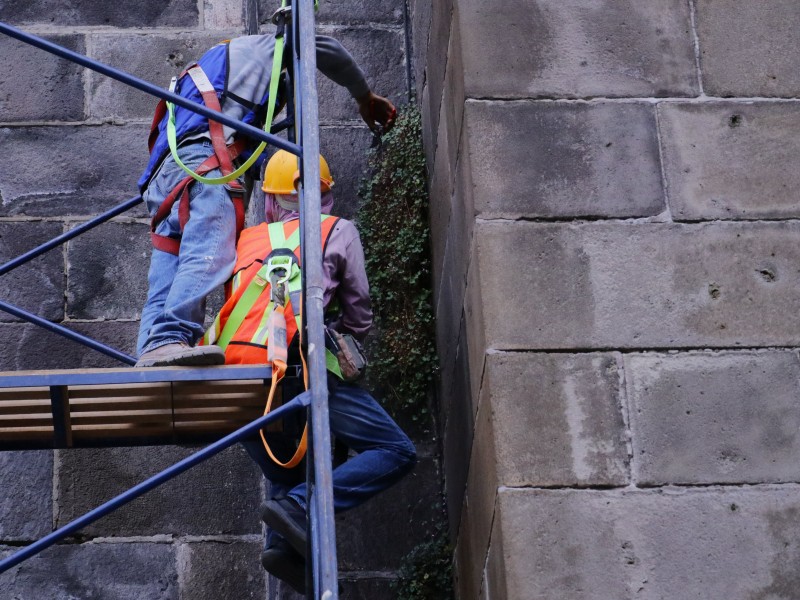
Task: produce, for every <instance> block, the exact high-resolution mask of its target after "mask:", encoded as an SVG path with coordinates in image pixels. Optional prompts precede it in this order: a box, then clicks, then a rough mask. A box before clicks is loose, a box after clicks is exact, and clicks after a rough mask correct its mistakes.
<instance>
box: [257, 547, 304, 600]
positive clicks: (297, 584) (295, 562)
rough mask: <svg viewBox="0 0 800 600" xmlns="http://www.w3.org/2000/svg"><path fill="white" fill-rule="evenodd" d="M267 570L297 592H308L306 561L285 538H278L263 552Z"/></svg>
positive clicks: (263, 562)
mask: <svg viewBox="0 0 800 600" xmlns="http://www.w3.org/2000/svg"><path fill="white" fill-rule="evenodd" d="M261 565H262V566H263V567H264V568H265V569H266V570H267V572H268V573H269V574H270V575H272V576H274V577H277V578H278V579H280V580H281V581H285V582H286V583H287V584H288V585H289V587H291V588H292V589H293V590H294V591H295V592H297V593H298V594H301V595H303V596H305V594H306V561H305V560H303V557H302V556H300V555H299V554H298V553H297V552H295V551H294V548H292V547H291V546H290V545H289V542H287V541H286V540H285V539H283V538H277V539H276V540H275V541H274V542H272V543H271V544H270V545H269V546H267V547H266V548H265V549H264V552H262V553H261Z"/></svg>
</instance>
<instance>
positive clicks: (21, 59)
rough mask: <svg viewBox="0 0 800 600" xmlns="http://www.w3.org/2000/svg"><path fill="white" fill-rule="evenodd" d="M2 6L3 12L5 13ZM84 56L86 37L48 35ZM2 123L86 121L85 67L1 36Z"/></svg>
mask: <svg viewBox="0 0 800 600" xmlns="http://www.w3.org/2000/svg"><path fill="white" fill-rule="evenodd" d="M2 10H3V9H2V7H0V13H2ZM46 39H48V40H49V41H51V42H54V43H56V44H58V45H59V46H63V47H65V48H67V49H69V50H72V51H73V52H80V53H81V54H83V53H84V52H85V51H86V44H85V41H84V37H83V36H82V35H55V36H46ZM0 56H3V57H4V58H5V60H3V61H2V63H0V122H6V123H8V122H12V121H35V120H58V121H79V120H81V119H83V116H84V115H83V95H84V93H83V68H82V67H80V66H78V65H76V64H75V63H71V62H69V61H66V60H63V59H59V58H57V57H55V56H53V55H52V54H48V53H46V52H42V51H41V50H38V49H36V48H34V47H33V46H29V45H27V44H24V43H22V42H19V41H17V40H15V39H13V38H10V37H8V36H5V35H4V36H2V37H0Z"/></svg>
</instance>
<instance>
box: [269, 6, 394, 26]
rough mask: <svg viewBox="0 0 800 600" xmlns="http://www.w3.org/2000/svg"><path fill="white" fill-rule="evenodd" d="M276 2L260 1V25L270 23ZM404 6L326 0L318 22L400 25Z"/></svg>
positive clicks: (321, 8) (317, 16) (318, 13)
mask: <svg viewBox="0 0 800 600" xmlns="http://www.w3.org/2000/svg"><path fill="white" fill-rule="evenodd" d="M276 6H277V5H276V4H275V2H272V0H258V15H259V19H258V20H259V22H260V23H268V22H269V18H270V17H271V16H272V13H273V12H275V8H276ZM402 6H403V5H402V4H401V3H398V2H397V1H396V0H375V1H374V2H369V1H368V0H355V1H353V2H347V1H346V0H326V1H325V2H324V3H323V2H320V3H319V10H318V11H317V13H316V21H317V23H320V24H326V25H327V24H332V25H348V24H364V23H381V24H385V25H390V24H391V25H400V24H402V22H403V7H402Z"/></svg>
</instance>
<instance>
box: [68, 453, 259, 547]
mask: <svg viewBox="0 0 800 600" xmlns="http://www.w3.org/2000/svg"><path fill="white" fill-rule="evenodd" d="M194 451H195V449H193V448H191V449H190V448H185V447H175V446H159V447H142V448H105V449H102V450H90V449H84V450H69V451H59V460H58V465H59V466H58V469H57V470H56V475H55V478H56V502H57V505H58V509H59V510H58V514H57V518H56V521H57V525H58V526H62V525H64V524H66V523H68V522H69V521H71V520H73V519H75V518H76V517H78V516H80V515H82V514H83V513H85V512H87V511H89V510H91V509H93V508H95V507H96V506H99V505H100V504H102V503H103V502H105V501H107V500H109V499H111V498H113V497H114V496H116V495H117V494H120V493H122V492H124V491H125V490H127V489H129V488H131V487H133V486H134V485H136V484H137V483H139V482H141V481H144V480H145V479H147V478H148V477H150V476H152V475H155V474H156V473H158V472H160V471H162V470H163V469H165V468H167V467H169V466H171V465H173V464H175V463H177V462H178V461H180V460H182V459H184V458H186V457H187V456H188V455H190V454H192V453H193V452H194ZM261 479H262V476H261V473H260V471H259V469H258V467H256V466H255V464H253V463H252V462H251V461H250V459H249V458H248V457H247V455H246V453H245V452H244V450H243V449H242V448H240V447H236V448H232V449H229V450H226V451H225V452H223V453H222V454H220V455H218V456H216V457H215V458H213V459H211V460H209V461H208V462H205V463H203V464H202V465H200V466H197V467H195V468H194V469H192V470H191V471H189V472H188V473H184V474H183V475H181V476H180V477H178V478H176V479H173V480H172V481H170V482H168V483H165V484H164V485H162V486H160V487H158V488H156V489H154V490H152V491H151V492H149V493H147V494H146V495H145V496H143V497H142V498H139V499H137V500H136V501H134V502H132V503H131V504H128V505H127V506H125V507H123V508H121V509H120V510H117V511H116V512H113V513H111V514H110V515H108V516H107V517H105V518H104V519H102V520H100V521H98V522H96V523H94V524H93V525H89V526H88V527H86V528H85V529H83V530H82V531H83V533H85V534H86V535H91V536H142V535H157V534H172V535H220V534H253V533H255V534H258V533H260V532H261V521H260V520H259V516H258V514H259V513H258V507H259V505H260V503H261Z"/></svg>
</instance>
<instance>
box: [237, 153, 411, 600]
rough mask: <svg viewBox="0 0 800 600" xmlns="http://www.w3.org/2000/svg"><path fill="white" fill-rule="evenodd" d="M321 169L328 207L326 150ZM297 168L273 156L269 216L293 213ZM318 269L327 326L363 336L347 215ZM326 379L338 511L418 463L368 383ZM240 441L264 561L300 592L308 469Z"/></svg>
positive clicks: (365, 304) (359, 275)
mask: <svg viewBox="0 0 800 600" xmlns="http://www.w3.org/2000/svg"><path fill="white" fill-rule="evenodd" d="M320 175H321V190H322V212H323V214H324V215H325V214H327V215H329V214H330V212H331V210H332V209H333V192H332V191H331V186H333V179H332V177H331V175H330V171H329V169H328V165H327V163H326V162H325V160H324V159H323V158H321V160H320ZM298 176H299V172H298V171H297V159H296V157H294V156H292V155H290V154H289V153H287V152H284V151H279V152H278V153H277V154H276V155H275V156H273V157H272V158H271V159H270V161H269V163H268V164H267V167H266V170H265V175H264V185H263V189H264V191H265V192H266V197H265V202H266V207H265V208H266V211H265V213H266V219H267V221H268V222H270V223H275V222H283V223H288V222H290V221H293V220H296V219H298V217H299V215H298V196H297V194H296V192H295V183H294V182H295V180H296V178H297V177H298ZM262 231H264V230H262ZM242 238H243V240H244V239H245V236H244V235H243V236H242ZM266 243H267V240H266V239H265V245H266ZM242 254H243V255H244V252H242ZM237 268H238V267H237ZM323 274H324V296H323V303H324V307H325V310H326V313H327V311H328V310H329V309H330V308H331V306H336V307H337V308H336V311H337V312H336V313H335V314H333V315H331V314H328V315H327V317H326V321H327V327H328V328H329V329H332V330H334V331H337V332H339V333H341V334H350V335H352V336H353V337H354V338H355V339H356V340H358V341H361V342H363V340H364V338H365V337H366V335H367V333H368V332H369V329H370V327H371V325H372V309H371V305H370V298H369V283H368V281H367V275H366V271H365V269H364V251H363V248H362V245H361V239H360V238H359V235H358V230H357V229H356V227H355V225H353V223H351V222H350V221H347V220H345V219H338V220H337V221H336V223H335V225H334V226H333V228H332V230H331V231H330V233H329V235H328V238H327V241H326V242H325V250H324V254H323ZM328 380H329V383H328V385H329V410H330V429H331V434H332V435H333V436H334V437H335V438H336V440H337V441H339V442H342V443H344V444H345V445H346V446H347V447H348V448H349V449H350V450H351V452H355V453H356V454H355V456H352V457H351V458H349V459H348V460H346V461H345V462H343V463H342V464H340V465H338V466H336V467H335V468H334V470H333V497H334V500H333V502H334V510H335V511H336V512H341V511H345V510H348V509H350V508H354V507H356V506H358V505H360V504H362V503H363V502H365V501H366V500H368V499H369V498H371V497H372V496H374V495H375V494H377V493H379V492H381V491H383V490H385V489H386V488H388V487H389V486H391V485H392V484H394V483H395V482H397V481H398V480H400V479H401V478H402V477H403V476H404V475H406V474H407V473H408V472H409V471H410V470H411V469H412V468H413V467H414V465H415V464H416V450H415V448H414V444H413V443H412V442H411V440H410V439H409V438H408V436H407V435H406V434H405V433H404V432H403V431H402V430H401V429H400V428H399V427H398V426H397V424H396V423H395V422H394V420H393V419H392V418H391V417H390V416H389V415H388V414H387V413H386V411H385V410H384V409H383V408H382V407H381V406H380V405H379V404H378V403H377V402H376V401H375V399H374V398H373V397H372V396H371V395H370V394H369V393H368V392H367V391H366V390H364V389H362V388H361V387H359V386H358V385H356V384H355V383H349V382H346V381H343V380H341V379H339V378H338V377H335V376H333V375H329V377H328ZM244 445H245V448H246V449H247V451H248V453H249V455H250V456H251V457H252V458H253V460H255V461H256V462H257V463H258V465H259V466H260V467H261V469H262V471H263V473H264V476H265V477H266V478H267V479H268V480H270V497H271V499H270V500H269V501H267V503H266V504H265V505H264V506H263V507H262V515H261V516H262V520H263V521H264V522H265V523H266V524H267V526H268V528H269V533H268V536H267V542H266V547H265V550H264V552H263V553H262V556H261V562H262V564H263V566H264V568H265V569H266V570H267V571H269V572H270V573H271V574H272V575H274V576H275V577H278V578H279V579H282V580H284V581H286V582H287V583H288V584H289V585H290V586H291V587H292V588H293V589H294V590H295V591H298V592H300V593H305V560H306V511H307V500H308V497H307V490H306V484H305V469H304V467H303V466H302V465H301V466H298V467H295V468H294V469H291V470H287V469H284V468H282V467H280V466H278V465H277V464H275V462H273V461H272V460H271V459H270V458H269V457H268V455H267V453H266V450H265V448H264V445H263V444H262V441H261V438H260V437H258V436H254V437H253V438H252V439H250V440H247V441H246V442H245V443H244Z"/></svg>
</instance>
